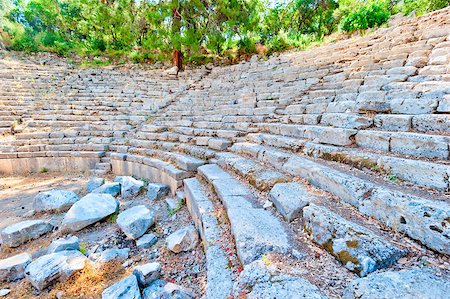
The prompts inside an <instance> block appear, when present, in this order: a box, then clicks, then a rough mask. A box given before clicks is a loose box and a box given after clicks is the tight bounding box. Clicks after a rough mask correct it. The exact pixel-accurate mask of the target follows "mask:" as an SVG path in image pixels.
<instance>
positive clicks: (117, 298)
mask: <svg viewBox="0 0 450 299" xmlns="http://www.w3.org/2000/svg"><path fill="white" fill-rule="evenodd" d="M102 299H141V292H140V290H139V285H138V282H137V279H136V276H134V275H130V276H128V277H125V278H124V279H122V280H120V281H119V282H116V283H115V284H113V285H112V286H110V287H109V288H107V289H105V290H104V291H103V293H102Z"/></svg>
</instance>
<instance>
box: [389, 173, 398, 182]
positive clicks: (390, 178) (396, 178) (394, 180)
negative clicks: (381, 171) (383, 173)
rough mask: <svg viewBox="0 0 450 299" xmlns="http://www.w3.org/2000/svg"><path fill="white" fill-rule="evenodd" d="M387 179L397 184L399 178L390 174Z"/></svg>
mask: <svg viewBox="0 0 450 299" xmlns="http://www.w3.org/2000/svg"><path fill="white" fill-rule="evenodd" d="M387 179H388V180H389V181H391V182H396V181H397V180H398V177H397V176H396V175H395V174H390V175H388V176H387Z"/></svg>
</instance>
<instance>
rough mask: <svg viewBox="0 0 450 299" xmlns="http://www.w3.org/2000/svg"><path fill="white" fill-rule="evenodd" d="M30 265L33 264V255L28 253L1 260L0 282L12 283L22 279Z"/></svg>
mask: <svg viewBox="0 0 450 299" xmlns="http://www.w3.org/2000/svg"><path fill="white" fill-rule="evenodd" d="M29 263H31V255H30V254H28V253H21V254H18V255H15V256H12V257H9V258H7V259H3V260H0V281H8V282H10V281H16V280H19V279H22V278H23V277H24V275H25V274H24V272H25V268H26V266H28V264H29Z"/></svg>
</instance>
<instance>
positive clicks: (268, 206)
mask: <svg viewBox="0 0 450 299" xmlns="http://www.w3.org/2000/svg"><path fill="white" fill-rule="evenodd" d="M271 207H273V203H272V202H271V201H270V200H266V202H265V203H264V205H263V208H264V209H268V208H271Z"/></svg>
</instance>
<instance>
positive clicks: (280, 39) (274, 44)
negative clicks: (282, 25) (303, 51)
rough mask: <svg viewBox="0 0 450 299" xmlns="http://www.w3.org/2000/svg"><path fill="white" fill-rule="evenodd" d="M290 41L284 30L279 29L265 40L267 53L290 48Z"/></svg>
mask: <svg viewBox="0 0 450 299" xmlns="http://www.w3.org/2000/svg"><path fill="white" fill-rule="evenodd" d="M292 46H293V45H292V41H291V40H290V39H289V37H288V35H287V34H286V32H284V31H280V32H279V33H278V34H277V35H276V36H274V37H273V38H271V39H269V40H268V42H267V48H268V50H269V51H268V54H270V53H273V52H280V51H284V50H287V49H289V48H292Z"/></svg>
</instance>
